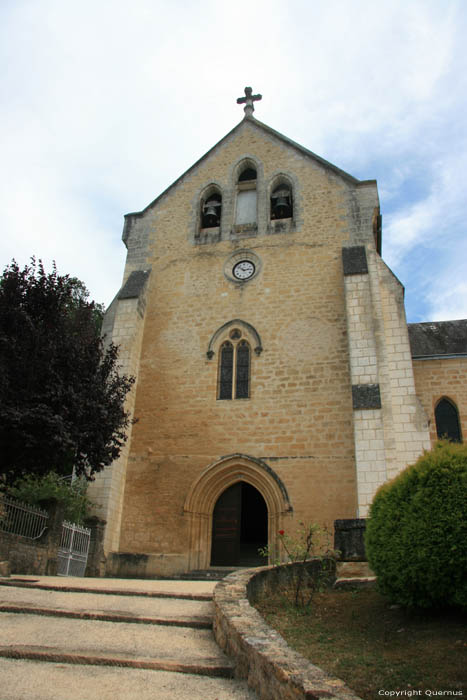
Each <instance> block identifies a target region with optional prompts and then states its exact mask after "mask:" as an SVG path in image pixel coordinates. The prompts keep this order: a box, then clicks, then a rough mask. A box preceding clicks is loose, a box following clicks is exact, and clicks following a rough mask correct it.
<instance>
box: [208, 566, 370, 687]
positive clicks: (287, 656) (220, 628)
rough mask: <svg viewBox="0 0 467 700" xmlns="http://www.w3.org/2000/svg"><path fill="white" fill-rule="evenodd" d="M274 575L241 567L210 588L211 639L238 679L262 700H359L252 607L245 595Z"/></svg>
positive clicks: (265, 569) (267, 569) (275, 569)
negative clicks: (232, 665)
mask: <svg viewBox="0 0 467 700" xmlns="http://www.w3.org/2000/svg"><path fill="white" fill-rule="evenodd" d="M289 566H293V565H285V566H284V567H280V569H287V568H288V567H289ZM271 572H274V573H271ZM277 572H278V569H277V568H275V567H262V568H260V569H244V570H242V571H237V572H235V573H233V574H230V575H229V576H227V577H226V578H225V579H224V580H223V581H221V582H220V583H218V584H217V586H216V588H215V589H214V636H215V638H216V641H217V643H218V644H219V646H220V647H221V648H222V649H223V650H224V651H225V652H226V653H227V654H229V655H230V656H232V657H233V659H234V661H235V663H236V670H235V673H236V675H237V676H239V677H241V678H246V679H247V680H248V685H249V686H250V687H251V688H253V689H254V690H255V691H256V692H257V693H258V696H259V697H260V698H262V699H263V700H271V698H281V700H318V699H320V698H330V699H332V698H336V699H338V700H360V699H359V698H358V696H357V695H355V694H354V693H353V692H352V691H351V690H350V689H349V688H347V686H346V685H345V684H344V682H343V681H341V680H339V679H338V678H333V677H332V676H329V675H328V674H326V673H325V672H324V671H323V670H321V669H320V668H318V666H315V665H314V664H312V663H311V662H310V661H308V660H307V659H305V658H304V657H303V656H301V655H300V654H298V653H297V652H296V651H293V650H292V649H291V648H290V647H289V646H288V645H287V643H286V642H285V640H284V639H283V637H281V635H280V634H279V633H278V632H276V631H275V630H273V629H271V627H269V626H268V625H267V624H266V622H265V620H264V619H263V618H262V617H261V615H260V614H259V613H258V611H257V610H255V609H254V608H253V607H252V606H251V605H250V602H249V598H248V594H249V592H250V596H251V591H252V590H253V588H257V589H258V590H259V589H260V588H262V587H264V586H265V585H267V579H268V578H273V577H274V578H275V577H276V576H277ZM255 579H256V581H255Z"/></svg>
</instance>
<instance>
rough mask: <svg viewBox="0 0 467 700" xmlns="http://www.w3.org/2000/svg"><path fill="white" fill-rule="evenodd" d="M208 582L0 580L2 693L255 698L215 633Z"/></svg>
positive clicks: (48, 698) (112, 699) (72, 699)
mask: <svg viewBox="0 0 467 700" xmlns="http://www.w3.org/2000/svg"><path fill="white" fill-rule="evenodd" d="M214 585H215V582H213V581H209V580H208V581H206V580H201V581H142V580H138V581H136V580H124V579H87V578H86V579H83V578H81V579H78V578H59V577H40V578H37V579H34V578H33V577H21V578H18V579H14V578H12V579H7V578H5V579H0V625H1V627H0V629H1V631H2V632H1V635H0V677H1V679H2V680H1V682H0V687H1V692H0V695H1V699H2V700H25V698H27V699H28V700H78V699H79V700H95V699H98V700H107V699H109V700H120V699H121V700H127V699H129V698H138V700H149V698H151V700H154V699H155V698H156V699H157V700H159V698H160V699H161V700H165V699H167V700H171V699H172V698H178V699H180V700H181V699H182V698H183V699H184V700H185V698H202V699H203V700H224V699H225V700H227V699H229V698H232V700H252V699H253V698H256V695H255V693H254V692H253V691H252V690H250V689H248V687H247V686H246V684H245V683H244V682H242V681H238V680H235V679H234V677H233V676H234V667H233V663H232V661H231V660H230V659H229V658H228V657H227V656H226V655H225V654H224V653H223V652H222V651H221V650H220V649H219V647H218V646H217V645H216V643H215V640H214V637H213V635H212V629H211V628H212V613H213V609H212V591H213V589H214Z"/></svg>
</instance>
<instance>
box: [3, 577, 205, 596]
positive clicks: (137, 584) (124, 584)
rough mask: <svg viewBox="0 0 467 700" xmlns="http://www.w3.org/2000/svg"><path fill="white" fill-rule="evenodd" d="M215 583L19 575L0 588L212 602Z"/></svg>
mask: <svg viewBox="0 0 467 700" xmlns="http://www.w3.org/2000/svg"><path fill="white" fill-rule="evenodd" d="M215 585H216V581H209V580H202V581H192V580H186V581H181V580H178V579H177V580H166V579H163V580H160V579H157V580H148V579H107V578H80V577H77V576H75V577H73V576H67V577H62V576H40V577H34V576H21V577H11V578H3V579H0V586H4V587H7V588H8V587H14V588H27V589H31V588H34V589H42V590H45V591H57V590H60V591H62V592H69V593H95V594H96V595H98V594H101V595H120V596H144V597H147V598H179V599H184V600H199V601H209V600H212V592H213V590H214V586H215Z"/></svg>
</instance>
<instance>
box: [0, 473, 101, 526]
mask: <svg viewBox="0 0 467 700" xmlns="http://www.w3.org/2000/svg"><path fill="white" fill-rule="evenodd" d="M86 490H87V481H86V480H85V479H75V480H74V481H73V482H72V483H70V482H69V481H68V480H65V479H64V478H63V477H60V476H59V475H58V474H56V473H55V472H49V473H48V474H45V476H37V475H36V474H28V475H27V476H24V477H22V478H21V479H19V480H18V481H16V482H15V484H14V485H13V486H12V487H10V488H9V489H8V495H9V496H11V497H12V498H16V499H18V500H19V501H22V502H23V503H29V504H30V505H41V504H42V503H44V502H45V501H50V500H56V501H58V502H59V503H62V504H63V506H64V509H65V512H64V516H65V519H66V520H70V521H71V522H74V523H77V524H81V523H82V522H83V520H84V519H85V518H86V516H87V515H88V514H89V508H90V501H89V499H88V497H87V495H86Z"/></svg>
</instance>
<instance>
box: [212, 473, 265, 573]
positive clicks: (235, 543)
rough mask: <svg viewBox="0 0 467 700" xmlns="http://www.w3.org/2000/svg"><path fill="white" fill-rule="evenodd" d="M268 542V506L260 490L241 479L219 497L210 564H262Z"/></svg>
mask: <svg viewBox="0 0 467 700" xmlns="http://www.w3.org/2000/svg"><path fill="white" fill-rule="evenodd" d="M267 542H268V509H267V506H266V502H265V500H264V498H263V496H262V495H261V493H260V492H259V491H258V489H256V488H255V487H254V486H252V485H251V484H248V483H247V482H245V481H238V482H237V483H235V484H232V486H230V487H229V488H227V489H226V490H225V491H224V492H223V493H222V494H221V495H220V496H219V498H218V499H217V502H216V505H215V506H214V511H213V515H212V545H211V566H261V565H262V564H266V563H267V560H266V559H264V558H263V557H261V555H260V554H259V552H258V550H259V549H260V548H262V547H265V546H266V545H267Z"/></svg>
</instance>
